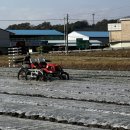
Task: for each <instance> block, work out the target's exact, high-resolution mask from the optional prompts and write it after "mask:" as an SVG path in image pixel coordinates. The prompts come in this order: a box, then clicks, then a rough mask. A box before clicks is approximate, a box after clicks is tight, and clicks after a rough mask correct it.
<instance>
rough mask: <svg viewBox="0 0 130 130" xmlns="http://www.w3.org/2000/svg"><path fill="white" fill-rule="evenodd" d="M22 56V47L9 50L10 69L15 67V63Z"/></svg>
mask: <svg viewBox="0 0 130 130" xmlns="http://www.w3.org/2000/svg"><path fill="white" fill-rule="evenodd" d="M21 54H22V50H21V47H19V48H18V47H15V48H12V47H11V48H8V59H9V67H15V63H14V62H15V61H16V59H17V58H18V56H19V55H21Z"/></svg>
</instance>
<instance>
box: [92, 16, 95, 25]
mask: <svg viewBox="0 0 130 130" xmlns="http://www.w3.org/2000/svg"><path fill="white" fill-rule="evenodd" d="M92 15H93V26H94V25H95V20H94V16H95V14H92Z"/></svg>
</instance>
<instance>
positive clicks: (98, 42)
mask: <svg viewBox="0 0 130 130" xmlns="http://www.w3.org/2000/svg"><path fill="white" fill-rule="evenodd" d="M68 39H69V41H70V42H72V41H73V44H76V40H78V39H83V40H88V42H89V47H90V48H95V49H97V48H105V47H107V46H108V43H109V33H108V32H104V31H103V32H101V31H73V32H72V33H70V34H69V35H68Z"/></svg>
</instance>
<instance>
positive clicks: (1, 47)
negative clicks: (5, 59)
mask: <svg viewBox="0 0 130 130" xmlns="http://www.w3.org/2000/svg"><path fill="white" fill-rule="evenodd" d="M11 34H13V33H11V32H9V31H6V30H3V29H0V54H5V53H8V50H7V48H8V47H10V35H11Z"/></svg>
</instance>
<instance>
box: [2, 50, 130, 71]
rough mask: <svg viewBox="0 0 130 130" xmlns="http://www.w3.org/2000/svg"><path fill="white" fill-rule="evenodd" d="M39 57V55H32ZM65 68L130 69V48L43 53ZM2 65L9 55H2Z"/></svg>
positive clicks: (5, 64)
mask: <svg viewBox="0 0 130 130" xmlns="http://www.w3.org/2000/svg"><path fill="white" fill-rule="evenodd" d="M32 57H39V55H32ZM42 57H44V58H46V59H49V60H51V62H52V63H57V64H60V65H61V66H63V68H72V69H88V70H130V50H111V51H91V52H77V53H69V54H68V55H66V54H65V53H51V54H43V55H42ZM0 66H1V67H2V66H6V67H7V66H8V56H0Z"/></svg>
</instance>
